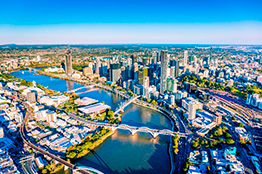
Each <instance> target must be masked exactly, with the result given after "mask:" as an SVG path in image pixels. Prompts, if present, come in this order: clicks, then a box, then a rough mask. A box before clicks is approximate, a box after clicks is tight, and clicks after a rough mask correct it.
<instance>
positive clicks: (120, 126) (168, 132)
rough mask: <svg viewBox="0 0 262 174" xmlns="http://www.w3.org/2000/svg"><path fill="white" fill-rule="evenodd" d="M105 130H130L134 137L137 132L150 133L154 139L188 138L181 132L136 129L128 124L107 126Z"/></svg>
mask: <svg viewBox="0 0 262 174" xmlns="http://www.w3.org/2000/svg"><path fill="white" fill-rule="evenodd" d="M105 128H110V129H112V130H116V129H122V130H128V131H129V132H131V134H132V135H134V134H135V133H137V132H148V133H149V134H150V135H152V136H153V137H154V138H156V137H157V136H158V135H168V136H175V135H176V134H177V135H179V136H180V137H187V134H185V133H180V132H175V131H171V130H168V129H162V130H159V129H151V128H148V127H145V126H144V127H136V126H129V125H126V124H120V125H118V126H105Z"/></svg>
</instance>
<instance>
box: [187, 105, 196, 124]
mask: <svg viewBox="0 0 262 174" xmlns="http://www.w3.org/2000/svg"><path fill="white" fill-rule="evenodd" d="M195 117H196V102H195V101H190V102H189V103H188V119H189V120H192V119H194V118H195Z"/></svg>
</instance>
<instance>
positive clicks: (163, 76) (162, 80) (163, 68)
mask: <svg viewBox="0 0 262 174" xmlns="http://www.w3.org/2000/svg"><path fill="white" fill-rule="evenodd" d="M168 62H169V56H168V54H167V51H161V76H160V94H161V95H163V94H164V92H165V91H166V79H167V66H168Z"/></svg>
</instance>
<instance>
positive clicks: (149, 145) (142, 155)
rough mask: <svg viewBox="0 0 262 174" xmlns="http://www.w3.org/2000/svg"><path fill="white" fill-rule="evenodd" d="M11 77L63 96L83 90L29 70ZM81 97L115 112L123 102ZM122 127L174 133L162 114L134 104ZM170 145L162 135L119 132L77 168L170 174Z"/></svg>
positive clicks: (93, 94) (100, 95) (96, 94)
mask: <svg viewBox="0 0 262 174" xmlns="http://www.w3.org/2000/svg"><path fill="white" fill-rule="evenodd" d="M22 71H24V74H23V73H22ZM11 75H12V76H16V77H18V78H23V79H25V80H27V81H33V80H34V81H36V83H39V84H41V85H43V86H45V87H47V86H48V88H49V89H53V90H58V91H61V92H65V91H68V90H72V89H76V88H79V87H81V86H83V85H81V84H77V83H74V82H72V81H67V80H64V79H57V78H52V77H48V76H44V75H36V74H35V73H34V72H30V71H27V70H21V71H17V72H13V73H12V74H11ZM79 96H80V97H90V98H95V99H97V100H99V101H104V102H105V104H108V105H110V106H111V107H112V109H115V108H116V107H117V106H118V104H119V102H123V101H124V100H123V99H122V98H121V97H119V96H117V95H115V94H112V93H110V92H107V91H104V90H101V89H96V90H92V91H89V92H87V93H82V94H80V95H79ZM122 123H123V124H128V125H131V126H132V125H133V126H146V127H149V128H157V129H171V123H170V121H169V120H168V118H166V117H165V116H164V115H163V114H161V113H159V112H157V111H154V110H152V109H148V108H145V107H142V106H138V105H134V104H132V105H131V106H130V107H129V108H127V109H126V110H125V112H124V114H123V115H122ZM169 141H170V137H168V136H163V135H160V136H158V137H156V138H155V139H154V138H152V136H151V135H150V134H149V133H136V134H135V135H131V133H130V132H128V131H125V130H117V131H116V133H115V134H113V135H112V136H111V137H109V138H108V139H107V140H106V141H105V142H104V143H103V144H102V145H100V146H99V147H97V148H95V149H94V151H93V152H91V153H89V154H88V155H86V156H85V157H83V158H81V159H79V160H78V161H77V165H79V166H90V167H93V168H96V169H98V170H100V171H102V172H104V173H141V174H142V173H143V174H149V173H150V174H151V173H163V174H165V173H169V172H170V170H171V164H170V156H169V152H168V144H169ZM66 173H68V172H66Z"/></svg>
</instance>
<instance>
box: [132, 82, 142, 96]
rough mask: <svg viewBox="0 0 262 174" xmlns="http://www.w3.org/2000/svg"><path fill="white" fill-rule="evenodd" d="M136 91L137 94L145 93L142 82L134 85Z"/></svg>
mask: <svg viewBox="0 0 262 174" xmlns="http://www.w3.org/2000/svg"><path fill="white" fill-rule="evenodd" d="M134 93H135V94H137V95H141V94H142V93H143V86H142V85H140V84H136V85H134Z"/></svg>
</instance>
